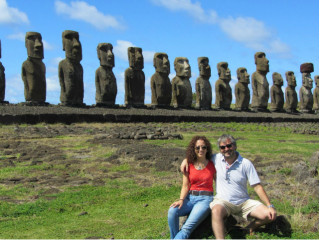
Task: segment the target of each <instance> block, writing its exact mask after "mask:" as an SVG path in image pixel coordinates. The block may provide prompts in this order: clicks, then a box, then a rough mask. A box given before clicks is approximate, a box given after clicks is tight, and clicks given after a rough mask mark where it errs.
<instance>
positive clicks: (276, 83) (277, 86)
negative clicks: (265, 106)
mask: <svg viewBox="0 0 320 240" xmlns="http://www.w3.org/2000/svg"><path fill="white" fill-rule="evenodd" d="M272 80H273V85H272V86H271V89H270V96H271V104H270V111H271V112H283V111H284V110H283V105H284V96H283V91H282V89H281V87H282V86H283V78H282V76H281V74H280V73H277V72H274V73H273V74H272Z"/></svg>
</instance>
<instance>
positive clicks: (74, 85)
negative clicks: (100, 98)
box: [58, 30, 85, 107]
mask: <svg viewBox="0 0 320 240" xmlns="http://www.w3.org/2000/svg"><path fill="white" fill-rule="evenodd" d="M62 45H63V51H65V55H66V58H65V59H63V60H62V61H61V62H60V63H59V69H58V74H59V81H60V87H61V92H60V102H61V105H63V106H77V107H81V106H84V105H85V104H84V103H83V93H84V89H83V68H82V66H81V64H80V61H81V60H82V47H81V43H80V40H79V33H78V32H75V31H71V30H65V31H64V32H63V33H62Z"/></svg>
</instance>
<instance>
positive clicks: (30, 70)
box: [21, 32, 46, 105]
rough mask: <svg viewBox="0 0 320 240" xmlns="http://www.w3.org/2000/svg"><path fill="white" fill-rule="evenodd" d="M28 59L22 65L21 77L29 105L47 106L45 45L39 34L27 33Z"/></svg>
mask: <svg viewBox="0 0 320 240" xmlns="http://www.w3.org/2000/svg"><path fill="white" fill-rule="evenodd" d="M25 46H26V48H27V53H28V58H27V60H26V61H24V62H23V64H22V71H21V77H22V80H23V83H24V97H25V99H26V104H27V105H46V103H45V101H46V67H45V65H44V63H43V62H42V59H43V57H44V56H43V43H42V36H41V34H40V33H38V32H27V33H26V37H25Z"/></svg>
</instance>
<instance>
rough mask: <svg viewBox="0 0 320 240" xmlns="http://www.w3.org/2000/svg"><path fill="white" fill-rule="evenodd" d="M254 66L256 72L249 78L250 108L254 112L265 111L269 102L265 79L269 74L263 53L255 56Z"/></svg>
mask: <svg viewBox="0 0 320 240" xmlns="http://www.w3.org/2000/svg"><path fill="white" fill-rule="evenodd" d="M255 64H256V66H257V67H256V68H257V71H256V72H254V73H253V74H252V76H251V82H252V83H251V84H252V102H251V107H252V108H253V109H254V110H255V111H266V110H267V108H268V100H269V83H268V80H267V78H266V75H267V73H268V72H269V61H268V59H267V58H266V55H265V53H263V52H258V53H256V54H255Z"/></svg>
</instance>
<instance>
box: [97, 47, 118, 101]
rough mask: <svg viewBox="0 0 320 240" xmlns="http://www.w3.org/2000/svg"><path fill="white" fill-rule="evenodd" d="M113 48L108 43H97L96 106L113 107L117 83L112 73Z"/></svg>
mask: <svg viewBox="0 0 320 240" xmlns="http://www.w3.org/2000/svg"><path fill="white" fill-rule="evenodd" d="M112 49H113V46H112V45H111V44H110V43H99V44H98V46H97V54H98V59H99V61H100V67H99V68H98V69H97V70H96V75H95V84H96V106H97V107H115V106H116V105H115V102H116V96H117V81H116V77H115V76H114V74H113V72H112V68H113V67H114V55H113V52H112Z"/></svg>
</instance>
